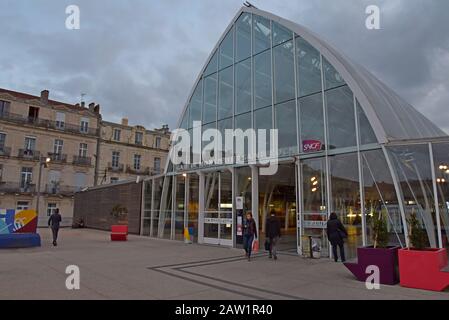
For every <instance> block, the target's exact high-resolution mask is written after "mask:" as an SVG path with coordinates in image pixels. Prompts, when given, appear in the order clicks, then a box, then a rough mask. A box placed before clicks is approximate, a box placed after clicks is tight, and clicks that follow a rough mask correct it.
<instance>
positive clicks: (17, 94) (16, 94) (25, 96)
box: [0, 88, 89, 111]
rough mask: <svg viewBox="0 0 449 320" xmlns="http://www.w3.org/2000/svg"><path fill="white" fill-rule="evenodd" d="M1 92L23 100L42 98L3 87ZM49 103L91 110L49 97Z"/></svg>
mask: <svg viewBox="0 0 449 320" xmlns="http://www.w3.org/2000/svg"><path fill="white" fill-rule="evenodd" d="M1 93H6V94H9V95H12V96H14V97H16V98H18V99H23V100H33V99H37V100H40V98H41V97H40V96H35V95H32V94H28V93H24V92H17V91H13V90H8V89H3V88H0V94H1ZM48 104H49V105H51V106H64V107H66V108H69V109H71V110H73V111H89V109H88V108H83V107H81V106H80V105H74V104H69V103H66V102H60V101H56V100H50V99H49V100H48Z"/></svg>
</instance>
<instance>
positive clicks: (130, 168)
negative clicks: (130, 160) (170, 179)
mask: <svg viewBox="0 0 449 320" xmlns="http://www.w3.org/2000/svg"><path fill="white" fill-rule="evenodd" d="M126 173H129V174H136V175H142V176H149V175H151V168H150V167H141V168H140V169H135V168H134V166H130V165H128V166H126Z"/></svg>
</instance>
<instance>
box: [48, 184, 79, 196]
mask: <svg viewBox="0 0 449 320" xmlns="http://www.w3.org/2000/svg"><path fill="white" fill-rule="evenodd" d="M79 190H80V188H79V187H75V186H61V185H60V184H58V183H50V184H47V185H45V193H47V194H49V195H52V194H53V195H71V194H74V193H75V192H77V191H79Z"/></svg>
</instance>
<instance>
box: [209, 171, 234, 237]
mask: <svg viewBox="0 0 449 320" xmlns="http://www.w3.org/2000/svg"><path fill="white" fill-rule="evenodd" d="M204 190H205V212H204V234H203V239H204V243H209V244H215V245H222V246H232V245H233V241H232V225H233V222H232V174H231V173H230V172H214V173H210V174H207V175H206V177H205V189H204Z"/></svg>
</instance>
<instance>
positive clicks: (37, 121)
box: [0, 112, 99, 136]
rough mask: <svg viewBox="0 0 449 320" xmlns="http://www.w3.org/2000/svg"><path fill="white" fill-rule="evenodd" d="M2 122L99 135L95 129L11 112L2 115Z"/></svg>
mask: <svg viewBox="0 0 449 320" xmlns="http://www.w3.org/2000/svg"><path fill="white" fill-rule="evenodd" d="M0 120H4V121H9V122H14V123H17V124H27V125H32V126H35V127H41V128H46V129H53V130H60V131H64V132H70V133H75V134H85V135H91V136H97V135H98V132H99V131H98V129H95V128H87V129H85V128H82V127H81V125H73V124H69V123H65V122H60V121H52V120H47V119H41V118H34V117H26V116H23V115H20V114H14V113H10V112H3V113H0Z"/></svg>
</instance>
